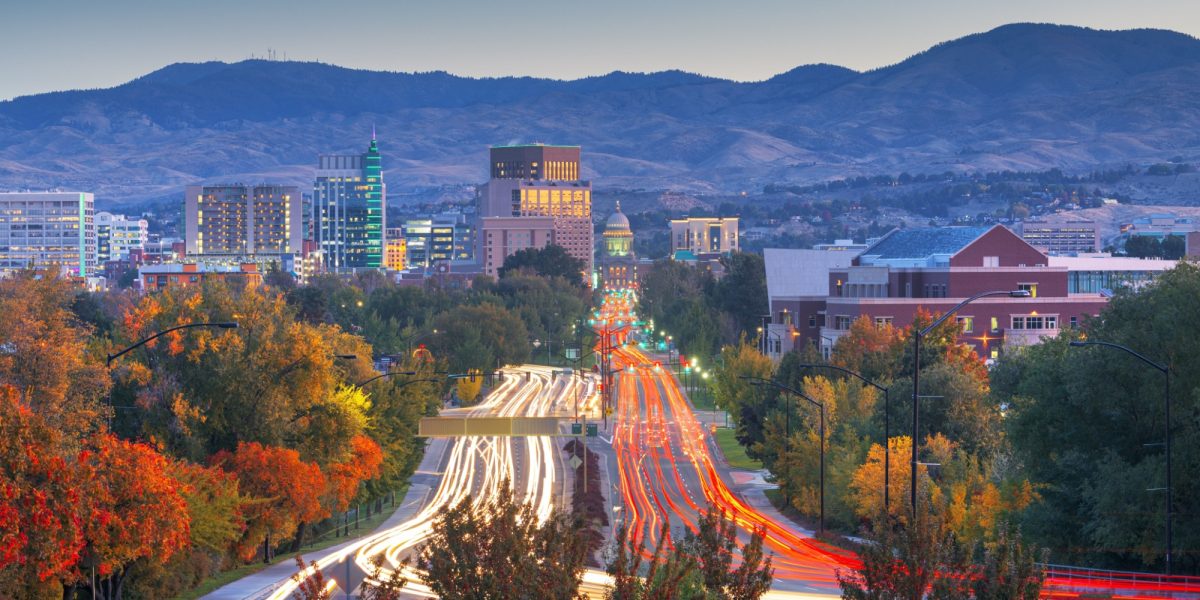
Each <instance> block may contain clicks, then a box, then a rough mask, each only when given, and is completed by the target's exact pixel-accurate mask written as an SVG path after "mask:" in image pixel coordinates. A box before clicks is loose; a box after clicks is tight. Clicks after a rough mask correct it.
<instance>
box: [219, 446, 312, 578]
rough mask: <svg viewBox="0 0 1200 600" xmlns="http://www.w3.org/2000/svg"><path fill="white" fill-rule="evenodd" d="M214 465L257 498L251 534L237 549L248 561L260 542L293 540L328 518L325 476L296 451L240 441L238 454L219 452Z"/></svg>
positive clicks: (250, 510) (249, 519)
mask: <svg viewBox="0 0 1200 600" xmlns="http://www.w3.org/2000/svg"><path fill="white" fill-rule="evenodd" d="M213 462H214V463H215V464H217V465H220V466H221V467H222V468H224V469H225V470H227V471H229V472H231V473H234V474H235V475H237V478H238V483H239V484H240V485H239V487H240V489H241V491H242V493H244V494H248V495H250V496H251V497H253V498H255V499H256V500H255V501H252V502H250V503H249V506H248V507H247V510H246V517H247V530H246V534H245V535H244V536H243V538H242V541H241V543H240V544H239V548H238V550H239V553H240V554H241V555H242V557H243V558H244V559H246V560H250V559H251V558H253V557H254V554H255V552H256V550H257V548H258V546H259V544H262V543H263V542H264V541H268V543H269V540H268V536H272V537H275V538H276V539H284V538H288V537H291V536H292V535H293V534H295V533H296V529H297V527H299V525H300V524H301V523H309V522H312V521H316V520H317V519H322V518H324V517H327V516H329V512H328V511H326V509H325V508H324V507H323V506H322V505H321V493H322V492H323V491H324V490H325V489H326V485H327V483H326V480H325V476H324V475H323V474H322V473H321V469H320V467H318V466H317V465H316V464H314V463H308V462H304V461H303V460H300V453H299V452H296V451H295V450H289V449H287V448H280V447H277V446H264V445H262V444H259V443H257V442H249V443H246V442H241V443H239V444H238V447H237V450H236V451H234V452H219V453H217V454H215V455H214V456H213Z"/></svg>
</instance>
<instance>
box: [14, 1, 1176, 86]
mask: <svg viewBox="0 0 1200 600" xmlns="http://www.w3.org/2000/svg"><path fill="white" fill-rule="evenodd" d="M0 14H2V15H3V18H0V56H3V57H4V60H0V99H10V98H13V97H15V96H21V95H27V94H34V93H40V92H47V91H55V90H64V89H80V88H97V87H110V86H114V85H119V84H121V83H124V82H126V81H129V80H130V79H133V78H136V77H138V76H140V75H144V74H146V73H148V72H151V71H154V70H156V69H158V68H161V67H163V66H166V65H168V64H171V63H175V62H203V61H209V60H221V61H226V62H234V61H239V60H243V59H247V58H251V57H258V58H263V57H266V56H267V53H268V51H273V52H274V53H275V57H276V58H279V59H283V58H284V57H285V56H286V58H288V59H290V60H319V61H321V62H325V63H332V64H337V65H341V66H346V67H354V68H364V69H373V70H385V71H433V70H441V71H449V72H451V73H455V74H458V75H466V76H503V75H532V76H539V77H553V78H559V79H574V78H578V77H585V76H589V75H599V74H604V73H608V72H610V71H614V70H623V71H659V70H665V69H682V70H685V71H690V72H694V73H701V74H704V75H711V76H717V77H724V78H728V79H735V80H739V81H757V80H762V79H766V78H769V77H771V76H772V75H775V74H778V73H781V72H784V71H787V70H789V69H792V68H794V67H796V66H799V65H802V64H811V63H832V64H837V65H841V66H846V67H850V68H852V69H857V70H865V69H873V68H877V67H882V66H886V65H889V64H894V63H896V62H899V61H901V60H903V59H904V58H906V57H908V56H911V55H913V54H915V53H917V52H920V51H922V50H924V49H926V48H928V47H929V46H931V45H933V44H936V43H938V42H942V41H945V40H949V39H953V38H957V37H961V36H964V35H969V34H971V33H978V32H981V31H986V30H988V29H992V28H994V27H997V26H1000V25H1003V24H1006V23H1013V22H1044V23H1063V24H1071V25H1082V26H1087V27H1094V28H1099V29H1131V28H1140V27H1154V28H1162V29H1173V30H1175V31H1180V32H1183V33H1187V34H1190V35H1193V36H1200V1H1197V0H1138V1H1136V2H1134V1H1131V0H991V1H981V0H735V1H724V2H717V1H711V0H587V1H582V0H558V1H557V2H553V1H544V0H528V1H525V0H422V1H419V2H414V1H410V0H354V1H352V2H337V1H335V0H319V1H314V0H4V8H3V10H2V11H0Z"/></svg>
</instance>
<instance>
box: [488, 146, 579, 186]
mask: <svg viewBox="0 0 1200 600" xmlns="http://www.w3.org/2000/svg"><path fill="white" fill-rule="evenodd" d="M579 152H580V148H579V146H547V145H545V144H525V145H519V146H493V147H492V151H491V158H492V179H528V180H531V181H578V180H579Z"/></svg>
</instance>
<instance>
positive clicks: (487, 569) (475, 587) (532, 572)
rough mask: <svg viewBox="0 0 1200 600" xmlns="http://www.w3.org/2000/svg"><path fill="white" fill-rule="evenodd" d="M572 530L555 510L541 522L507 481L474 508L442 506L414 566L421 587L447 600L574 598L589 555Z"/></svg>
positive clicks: (571, 524) (469, 505)
mask: <svg viewBox="0 0 1200 600" xmlns="http://www.w3.org/2000/svg"><path fill="white" fill-rule="evenodd" d="M578 528H579V524H578V523H575V522H572V521H571V520H570V519H569V518H568V517H567V516H566V515H565V514H563V513H561V512H558V511H555V512H554V513H552V514H551V515H550V516H549V517H548V518H547V519H546V520H545V521H540V520H539V519H538V516H537V513H536V511H535V510H534V508H533V505H531V504H529V503H525V504H518V503H517V502H516V501H515V499H514V498H513V491H512V489H511V487H510V484H509V483H508V482H507V481H505V482H502V483H501V485H500V489H499V490H498V491H497V493H496V495H495V496H493V497H492V498H490V499H489V500H487V501H485V502H483V503H482V504H481V505H479V506H475V505H474V503H473V500H472V499H471V498H464V499H463V500H462V501H460V502H458V503H457V504H455V505H453V506H446V507H442V508H441V509H440V510H439V511H438V515H437V518H436V519H435V521H434V523H433V531H432V533H431V534H430V537H429V539H428V541H427V542H426V543H425V544H423V545H422V546H421V548H420V550H419V553H418V555H417V566H418V567H419V568H420V569H422V570H423V571H424V573H423V574H422V576H421V578H422V582H423V583H425V585H428V586H429V588H430V589H431V590H432V591H433V593H435V594H437V595H438V597H440V598H445V599H446V600H461V599H466V598H471V599H476V600H487V599H489V598H496V599H501V598H503V599H509V598H557V599H574V598H578V597H580V596H579V593H578V588H579V582H580V579H581V577H582V575H583V564H584V560H585V558H586V555H587V549H586V548H585V546H584V542H583V539H582V537H581V536H579V535H576V530H577V529H578Z"/></svg>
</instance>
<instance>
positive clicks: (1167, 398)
mask: <svg viewBox="0 0 1200 600" xmlns="http://www.w3.org/2000/svg"><path fill="white" fill-rule="evenodd" d="M1085 346H1104V347H1106V348H1114V349H1116V350H1121V351H1123V352H1125V353H1127V354H1132V355H1133V356H1135V357H1137V358H1138V359H1139V360H1141V361H1142V362H1144V363H1146V364H1147V365H1150V366H1151V367H1154V368H1155V369H1158V370H1159V372H1161V373H1162V374H1163V408H1164V410H1165V412H1166V414H1165V415H1164V418H1165V420H1166V425H1165V426H1164V427H1163V429H1165V430H1166V432H1165V433H1166V441H1165V443H1166V447H1167V488H1166V490H1165V491H1166V495H1167V499H1166V509H1167V516H1166V520H1167V523H1166V538H1167V539H1166V546H1167V551H1166V554H1165V563H1166V564H1165V570H1166V574H1167V575H1170V574H1171V545H1172V544H1171V542H1172V539H1171V521H1172V514H1171V371H1170V367H1169V366H1167V365H1165V364H1161V363H1158V362H1155V361H1152V360H1150V359H1149V358H1146V357H1145V356H1144V355H1142V354H1141V353H1139V352H1137V351H1135V350H1133V349H1132V348H1129V347H1127V346H1122V345H1120V344H1114V343H1112V342H1101V341H1090V342H1085V341H1078V340H1077V341H1073V342H1071V347H1072V348H1082V347H1085Z"/></svg>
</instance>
